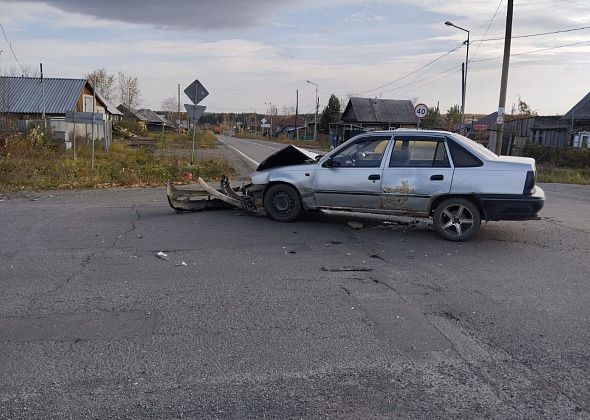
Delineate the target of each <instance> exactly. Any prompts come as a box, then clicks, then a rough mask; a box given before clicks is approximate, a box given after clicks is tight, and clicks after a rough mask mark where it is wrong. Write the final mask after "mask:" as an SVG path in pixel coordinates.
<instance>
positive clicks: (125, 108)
mask: <svg viewBox="0 0 590 420" xmlns="http://www.w3.org/2000/svg"><path fill="white" fill-rule="evenodd" d="M117 109H118V110H119V111H120V112H121V113H122V114H123V115H125V116H132V117H133V118H135V119H136V120H139V121H147V119H146V118H145V117H144V116H143V115H140V114H139V113H138V112H137V111H135V110H134V109H132V108H131V107H130V106H129V105H127V104H120V105H119V106H117Z"/></svg>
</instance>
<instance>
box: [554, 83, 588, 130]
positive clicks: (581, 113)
mask: <svg viewBox="0 0 590 420" xmlns="http://www.w3.org/2000/svg"><path fill="white" fill-rule="evenodd" d="M561 121H562V122H563V123H564V124H565V125H567V126H568V127H570V132H571V133H573V134H575V133H579V132H581V131H584V132H587V131H590V92H589V93H588V94H587V95H586V96H584V97H583V98H582V99H580V101H579V102H578V103H577V104H575V105H574V106H573V107H572V109H570V110H569V111H568V112H566V114H565V115H564V116H563V117H561Z"/></svg>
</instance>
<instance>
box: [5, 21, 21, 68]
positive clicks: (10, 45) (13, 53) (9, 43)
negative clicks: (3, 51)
mask: <svg viewBox="0 0 590 420" xmlns="http://www.w3.org/2000/svg"><path fill="white" fill-rule="evenodd" d="M0 29H2V35H4V39H5V40H6V42H7V43H8V46H9V47H10V52H11V53H12V56H13V57H14V60H15V61H16V63H17V64H18V65H19V67H20V70H21V72H22V73H23V75H24V74H25V69H24V67H23V65H22V64H21V63H20V61H18V58H17V56H16V53H15V52H14V49H13V48H12V43H11V42H10V40H9V39H8V36H7V35H6V31H5V30H4V25H2V23H1V22H0Z"/></svg>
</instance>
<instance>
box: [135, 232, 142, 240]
mask: <svg viewBox="0 0 590 420" xmlns="http://www.w3.org/2000/svg"><path fill="white" fill-rule="evenodd" d="M135 236H137V237H138V238H139V239H141V238H143V235H142V234H139V233H138V234H137V235H135Z"/></svg>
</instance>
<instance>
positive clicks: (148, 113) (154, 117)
mask: <svg viewBox="0 0 590 420" xmlns="http://www.w3.org/2000/svg"><path fill="white" fill-rule="evenodd" d="M135 112H136V113H138V114H139V115H141V116H142V117H143V118H145V119H146V121H147V122H148V123H152V124H162V123H163V122H164V119H162V117H160V116H159V115H158V114H156V113H155V112H154V111H152V110H151V109H138V110H137V111H135Z"/></svg>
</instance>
